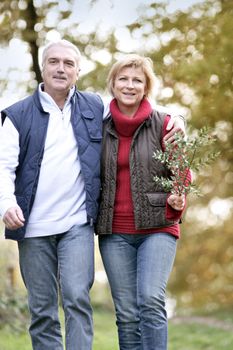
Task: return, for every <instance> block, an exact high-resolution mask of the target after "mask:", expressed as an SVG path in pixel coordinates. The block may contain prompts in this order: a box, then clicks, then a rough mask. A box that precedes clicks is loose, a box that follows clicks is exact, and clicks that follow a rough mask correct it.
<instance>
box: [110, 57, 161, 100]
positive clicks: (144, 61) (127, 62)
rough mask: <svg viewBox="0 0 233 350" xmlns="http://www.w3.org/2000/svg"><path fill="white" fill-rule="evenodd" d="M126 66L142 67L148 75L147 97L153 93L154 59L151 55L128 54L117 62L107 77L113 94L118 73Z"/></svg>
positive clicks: (154, 78)
mask: <svg viewBox="0 0 233 350" xmlns="http://www.w3.org/2000/svg"><path fill="white" fill-rule="evenodd" d="M126 67H135V68H141V69H142V71H143V73H144V74H145V77H146V94H145V96H146V97H149V96H151V97H152V95H153V90H154V87H155V81H156V77H155V74H154V71H153V61H152V60H151V59H150V58H149V57H144V56H140V55H137V54H128V55H126V56H124V57H123V58H122V59H120V60H118V61H117V62H115V63H114V64H113V66H112V68H111V69H110V71H109V74H108V77H107V87H108V91H109V92H110V93H111V95H113V87H114V83H115V80H116V76H117V75H118V73H119V72H120V71H121V70H122V69H123V68H126Z"/></svg>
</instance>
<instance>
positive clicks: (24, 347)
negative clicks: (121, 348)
mask: <svg viewBox="0 0 233 350" xmlns="http://www.w3.org/2000/svg"><path fill="white" fill-rule="evenodd" d="M195 322H197V321H195V319H194V322H193V323H190V321H189V322H188V323H187V322H185V319H184V320H183V322H182V323H179V324H176V323H175V322H173V321H172V320H170V321H169V348H168V349H169V350H222V349H224V350H232V349H233V332H232V330H231V329H229V330H223V329H221V328H219V327H217V326H216V327H214V326H210V325H208V322H206V323H205V324H199V323H195ZM94 324H95V337H94V345H93V350H117V349H118V345H117V331H116V326H115V319H114V315H113V314H112V313H110V312H108V311H104V310H102V309H96V310H95V311H94ZM0 349H1V350H15V349H17V350H31V349H32V348H31V344H30V339H29V336H28V335H27V332H26V330H25V332H24V333H13V332H12V330H11V328H10V327H9V326H5V327H4V328H3V329H0Z"/></svg>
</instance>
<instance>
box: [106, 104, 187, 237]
mask: <svg viewBox="0 0 233 350" xmlns="http://www.w3.org/2000/svg"><path fill="white" fill-rule="evenodd" d="M110 112H111V115H112V118H113V122H114V125H115V128H116V131H117V133H118V137H119V148H118V157H117V185H116V195H115V203H114V215H113V224H112V231H113V232H114V233H128V234H139V233H157V232H166V233H170V234H172V235H174V236H176V237H177V238H179V236H180V228H179V224H175V225H172V226H169V227H165V228H164V227H163V228H154V229H144V230H136V228H135V223H134V213H133V200H132V193H131V186H130V168H129V153H130V145H131V141H132V138H133V135H134V132H135V131H136V129H137V128H138V127H139V125H140V124H142V123H143V122H144V120H146V119H147V118H148V117H149V115H150V113H151V112H152V107H151V105H150V103H149V102H148V101H147V100H146V99H144V100H143V101H142V103H141V105H140V107H139V109H138V111H137V112H136V113H135V115H134V116H133V117H131V118H130V117H128V116H126V115H124V114H122V113H121V112H120V111H119V109H118V106H117V102H116V100H113V101H112V102H111V104H110ZM169 119H170V116H169V115H167V116H166V118H165V121H164V125H163V137H164V136H165V135H166V133H167V131H166V127H167V124H168V122H169ZM168 195H169V194H168ZM182 212H183V211H177V210H175V209H173V208H172V207H171V206H170V205H169V204H167V205H166V217H167V219H171V220H179V219H180V217H181V215H182Z"/></svg>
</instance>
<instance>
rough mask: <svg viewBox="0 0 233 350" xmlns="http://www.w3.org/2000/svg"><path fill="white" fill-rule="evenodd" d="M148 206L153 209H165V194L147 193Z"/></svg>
mask: <svg viewBox="0 0 233 350" xmlns="http://www.w3.org/2000/svg"><path fill="white" fill-rule="evenodd" d="M147 198H148V200H149V203H150V205H152V206H153V207H165V206H166V202H167V193H163V192H161V193H160V192H157V193H147Z"/></svg>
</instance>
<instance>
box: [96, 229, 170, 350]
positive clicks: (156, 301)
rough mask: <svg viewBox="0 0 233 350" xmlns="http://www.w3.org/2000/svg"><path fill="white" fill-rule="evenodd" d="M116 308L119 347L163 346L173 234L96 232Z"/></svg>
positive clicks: (154, 349)
mask: <svg viewBox="0 0 233 350" xmlns="http://www.w3.org/2000/svg"><path fill="white" fill-rule="evenodd" d="M99 246H100V252H101V256H102V259H103V263H104V267H105V270H106V273H107V276H108V280H109V283H110V287H111V292H112V297H113V301H114V305H115V310H116V318H117V326H118V337H119V345H120V350H165V349H167V314H166V310H165V293H166V291H165V290H166V285H167V281H168V278H169V275H170V272H171V270H172V266H173V262H174V258H175V253H176V238H175V237H173V236H171V235H169V234H166V233H156V234H137V235H129V234H112V235H103V236H99Z"/></svg>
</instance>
